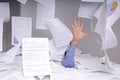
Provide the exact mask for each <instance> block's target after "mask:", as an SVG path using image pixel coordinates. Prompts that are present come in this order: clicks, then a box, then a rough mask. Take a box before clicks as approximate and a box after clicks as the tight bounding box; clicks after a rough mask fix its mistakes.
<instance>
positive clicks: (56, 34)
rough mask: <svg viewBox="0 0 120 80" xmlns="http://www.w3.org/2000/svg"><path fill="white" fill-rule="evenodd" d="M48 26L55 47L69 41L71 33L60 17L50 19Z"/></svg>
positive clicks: (71, 36)
mask: <svg viewBox="0 0 120 80" xmlns="http://www.w3.org/2000/svg"><path fill="white" fill-rule="evenodd" d="M48 26H49V30H50V32H51V34H52V36H53V39H54V41H55V45H56V47H62V46H66V45H68V44H69V43H70V41H71V40H72V38H73V35H72V33H71V31H70V30H69V29H68V27H67V26H66V25H65V24H63V23H62V22H61V21H60V19H58V18H56V19H53V20H51V21H50V22H49V24H48Z"/></svg>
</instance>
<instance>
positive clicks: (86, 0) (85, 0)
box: [81, 0, 105, 2]
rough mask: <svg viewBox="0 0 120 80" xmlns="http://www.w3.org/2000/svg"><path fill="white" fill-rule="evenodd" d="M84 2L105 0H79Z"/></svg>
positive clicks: (102, 0)
mask: <svg viewBox="0 0 120 80" xmlns="http://www.w3.org/2000/svg"><path fill="white" fill-rule="evenodd" d="M81 1H84V2H104V1H105V0H81Z"/></svg>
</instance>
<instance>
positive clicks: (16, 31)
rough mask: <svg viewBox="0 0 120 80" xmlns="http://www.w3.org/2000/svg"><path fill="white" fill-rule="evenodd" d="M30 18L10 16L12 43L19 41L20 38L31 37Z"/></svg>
mask: <svg viewBox="0 0 120 80" xmlns="http://www.w3.org/2000/svg"><path fill="white" fill-rule="evenodd" d="M31 35H32V18H28V17H17V16H13V17H12V45H16V44H18V43H21V41H22V38H26V37H31Z"/></svg>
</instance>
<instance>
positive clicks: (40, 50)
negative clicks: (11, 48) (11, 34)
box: [22, 38, 50, 77]
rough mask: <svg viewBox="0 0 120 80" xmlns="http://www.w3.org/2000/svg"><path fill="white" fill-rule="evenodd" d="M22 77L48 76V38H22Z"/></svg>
mask: <svg viewBox="0 0 120 80" xmlns="http://www.w3.org/2000/svg"><path fill="white" fill-rule="evenodd" d="M22 54H23V73H24V76H26V77H27V76H39V75H50V63H49V42H48V38H23V39H22Z"/></svg>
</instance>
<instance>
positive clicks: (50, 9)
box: [36, 0, 55, 30]
mask: <svg viewBox="0 0 120 80" xmlns="http://www.w3.org/2000/svg"><path fill="white" fill-rule="evenodd" d="M50 1H51V0H47V1H46V0H45V1H42V2H41V1H40V2H39V3H38V4H37V17H36V28H37V29H44V30H46V29H48V22H49V21H50V20H51V19H53V18H54V15H55V1H53V2H50ZM48 2H49V5H48Z"/></svg>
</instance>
